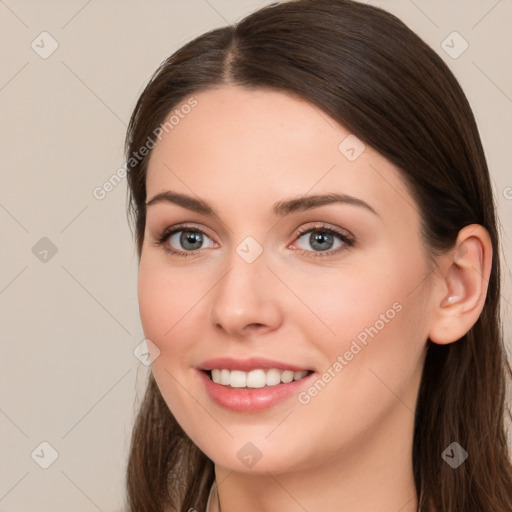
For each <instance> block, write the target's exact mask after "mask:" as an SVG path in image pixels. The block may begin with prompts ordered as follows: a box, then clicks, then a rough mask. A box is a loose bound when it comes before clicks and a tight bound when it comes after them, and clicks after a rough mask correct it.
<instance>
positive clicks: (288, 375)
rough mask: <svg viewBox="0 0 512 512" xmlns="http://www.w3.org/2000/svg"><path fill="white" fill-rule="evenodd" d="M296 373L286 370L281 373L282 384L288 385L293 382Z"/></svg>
mask: <svg viewBox="0 0 512 512" xmlns="http://www.w3.org/2000/svg"><path fill="white" fill-rule="evenodd" d="M293 375H294V372H293V371H292V370H285V371H284V372H282V373H281V382H282V383H283V384H288V383H289V382H292V380H293Z"/></svg>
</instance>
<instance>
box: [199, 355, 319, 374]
mask: <svg viewBox="0 0 512 512" xmlns="http://www.w3.org/2000/svg"><path fill="white" fill-rule="evenodd" d="M270 368H277V369H279V370H292V371H294V372H300V371H305V370H308V371H309V370H310V369H309V368H305V367H304V366H299V365H295V364H290V363H284V362H282V361H275V360H273V359H266V358H264V357H251V358H249V359H233V358H232V357H216V358H215V359H208V360H207V361H204V362H203V363H201V364H200V365H199V366H198V369H199V370H214V369H219V370H223V369H226V370H241V371H244V372H250V371H251V370H257V369H262V370H268V369H270Z"/></svg>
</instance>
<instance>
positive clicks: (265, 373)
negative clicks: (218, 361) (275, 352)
mask: <svg viewBox="0 0 512 512" xmlns="http://www.w3.org/2000/svg"><path fill="white" fill-rule="evenodd" d="M201 371H202V372H203V373H205V374H206V375H207V376H208V378H209V379H210V380H211V381H212V382H214V383H215V384H220V385H221V386H225V387H227V388H237V389H243V388H251V389H260V388H265V387H272V386H277V385H279V384H290V383H291V382H295V381H299V380H302V379H304V378H306V377H308V376H309V375H311V374H312V373H314V372H313V370H300V371H293V370H281V369H279V368H256V369H254V370H251V371H248V372H246V371H243V370H229V369H227V368H213V369H211V370H201Z"/></svg>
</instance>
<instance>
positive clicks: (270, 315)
mask: <svg viewBox="0 0 512 512" xmlns="http://www.w3.org/2000/svg"><path fill="white" fill-rule="evenodd" d="M227 266H228V269H227V271H226V272H224V273H223V277H221V279H220V281H219V282H218V284H217V285H216V286H215V287H214V289H213V290H212V293H211V294H209V295H210V301H211V308H210V311H211V314H210V318H211V322H212V325H213V326H214V328H215V329H216V330H221V331H223V332H224V333H226V334H227V335H229V336H230V337H233V338H238V339H240V338H244V337H245V338H246V337H248V336H251V335H254V334H264V333H266V332H271V331H273V330H275V329H278V328H279V325H280V324H281V322H282V309H281V308H280V301H279V293H281V294H282V293H283V290H281V291H280V290H279V284H280V283H279V280H278V279H277V278H276V277H275V275H274V273H273V272H271V271H270V270H269V268H268V267H267V262H266V259H265V258H264V255H263V254H262V255H261V256H260V257H259V258H258V259H256V261H253V262H252V263H248V262H246V261H244V259H242V258H241V257H240V256H239V255H238V254H237V253H236V252H233V255H232V257H231V258H230V260H229V262H228V265H227Z"/></svg>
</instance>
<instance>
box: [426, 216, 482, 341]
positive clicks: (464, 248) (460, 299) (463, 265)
mask: <svg viewBox="0 0 512 512" xmlns="http://www.w3.org/2000/svg"><path fill="white" fill-rule="evenodd" d="M491 267H492V243H491V239H490V236H489V233H488V232H487V230H486V229H485V228H484V227H483V226H481V225H479V224H471V225H469V226H465V227H464V228H463V229H461V230H460V231H459V234H458V236H457V240H456V241H455V245H454V247H453V249H452V250H451V251H450V253H447V254H443V255H442V256H440V257H439V258H438V269H437V270H436V280H437V283H436V284H437V285H436V287H435V292H433V299H434V304H433V307H434V311H433V321H432V324H431V326H430V332H429V339H430V340H431V341H432V342H434V343H438V344H440V345H445V344H448V343H452V342H454V341H457V340H459V339H460V338H462V336H464V335H465V334H466V333H467V332H468V331H469V330H470V329H471V327H473V325H474V324H475V323H476V321H477V320H478V317H479V316H480V314H481V312H482V309H483V307H484V303H485V298H486V296H487V287H488V283H489V277H490V274H491Z"/></svg>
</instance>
